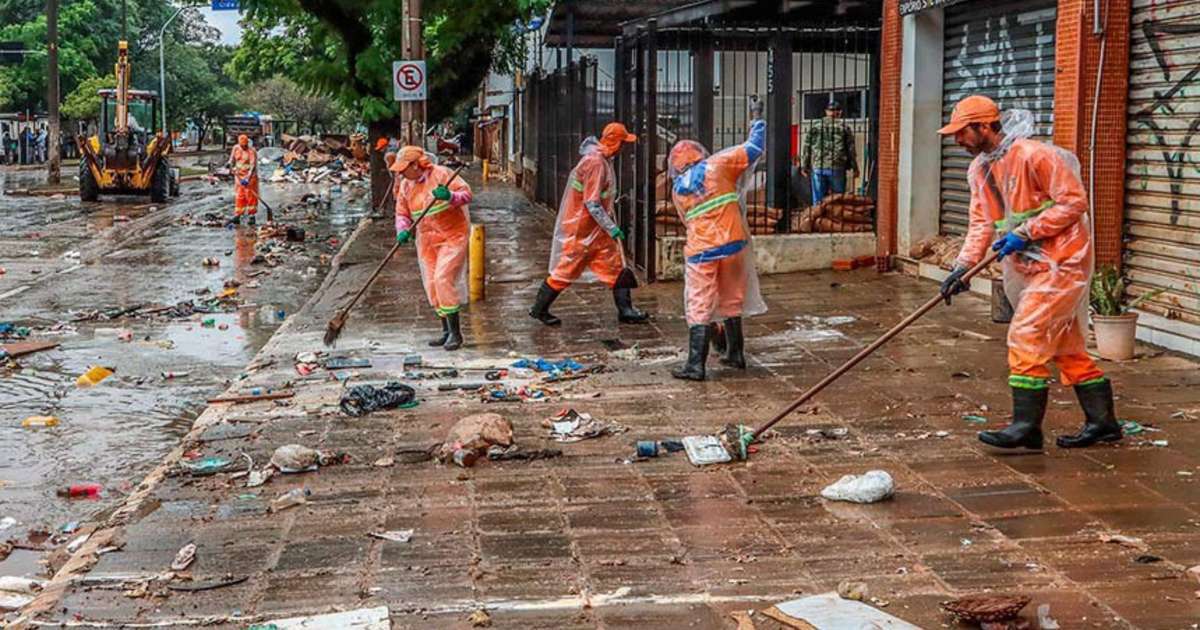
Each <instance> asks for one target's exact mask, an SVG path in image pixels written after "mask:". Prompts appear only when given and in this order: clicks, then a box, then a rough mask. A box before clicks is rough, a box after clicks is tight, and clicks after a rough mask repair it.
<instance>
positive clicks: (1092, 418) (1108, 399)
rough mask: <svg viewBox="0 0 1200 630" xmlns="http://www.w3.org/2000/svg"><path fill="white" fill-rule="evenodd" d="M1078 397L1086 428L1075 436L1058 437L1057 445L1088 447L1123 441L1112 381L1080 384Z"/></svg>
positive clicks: (1077, 389)
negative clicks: (1114, 403) (1098, 443)
mask: <svg viewBox="0 0 1200 630" xmlns="http://www.w3.org/2000/svg"><path fill="white" fill-rule="evenodd" d="M1075 395H1076V396H1077V397H1078V398H1079V406H1080V407H1083V414H1084V416H1085V419H1084V422H1083V429H1081V430H1080V431H1079V433H1076V434H1075V435H1060V436H1058V439H1057V440H1055V443H1056V444H1058V446H1059V447H1060V448H1084V447H1085V446H1091V445H1093V444H1095V443H1097V442H1116V441H1117V440H1120V439H1121V424H1120V423H1119V422H1117V412H1116V410H1115V409H1114V407H1113V391H1112V383H1111V382H1109V380H1108V379H1104V380H1102V381H1099V382H1095V383H1088V384H1086V385H1076V386H1075Z"/></svg>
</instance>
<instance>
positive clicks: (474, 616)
mask: <svg viewBox="0 0 1200 630" xmlns="http://www.w3.org/2000/svg"><path fill="white" fill-rule="evenodd" d="M467 621H468V622H470V623H471V627H472V628H488V627H491V625H492V616H491V615H489V614H488V612H487V611H486V610H484V609H482V608H480V609H479V610H476V611H475V612H473V613H471V616H470V617H467Z"/></svg>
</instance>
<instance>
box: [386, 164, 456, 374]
mask: <svg viewBox="0 0 1200 630" xmlns="http://www.w3.org/2000/svg"><path fill="white" fill-rule="evenodd" d="M391 170H392V172H394V173H397V174H398V175H399V177H398V178H397V182H396V185H395V189H394V190H393V196H394V197H395V198H396V242H397V243H400V244H402V245H403V244H404V243H406V242H408V241H409V240H410V239H411V238H412V237H413V232H414V231H416V238H417V260H418V261H419V263H420V267H421V282H422V284H423V285H424V286H425V295H426V296H427V297H428V298H429V303H430V304H431V305H433V308H434V310H435V311H437V315H438V317H439V318H441V320H442V335H441V336H440V337H438V338H437V339H434V340H432V341H430V342H429V345H430V346H431V347H437V346H442V347H444V348H445V349H447V350H457V349H459V348H460V347H462V343H463V338H462V327H461V326H460V324H459V311H460V309H461V308H462V307H461V304H462V300H463V297H464V296H465V295H466V294H467V291H466V289H467V243H468V235H469V232H470V224H471V217H470V214H469V209H468V208H467V204H469V203H471V187H470V186H469V185H467V183H466V182H464V181H463V180H462V179H461V178H458V177H455V176H454V171H452V170H450V169H448V168H446V167H444V166H440V165H435V164H433V162H432V161H431V160H430V159H429V156H428V155H426V154H425V151H424V150H423V149H421V148H420V147H415V146H406V147H402V148H401V149H400V151H399V152H398V153H397V154H396V158H395V160H394V161H393V162H392V165H391ZM431 202H432V204H433V205H432V206H430V205H429V204H430V203H431ZM426 208H428V211H426ZM422 215H425V216H424V218H422ZM417 220H420V224H419V225H417V223H416V222H417Z"/></svg>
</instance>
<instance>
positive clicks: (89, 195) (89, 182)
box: [79, 158, 100, 201]
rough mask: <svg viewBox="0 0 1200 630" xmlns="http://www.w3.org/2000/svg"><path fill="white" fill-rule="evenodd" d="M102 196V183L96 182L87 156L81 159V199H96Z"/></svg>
mask: <svg viewBox="0 0 1200 630" xmlns="http://www.w3.org/2000/svg"><path fill="white" fill-rule="evenodd" d="M99 198H100V184H98V183H96V178H95V176H93V175H92V169H90V168H88V161H87V158H83V159H81V160H79V200H80V201H96V200H97V199H99Z"/></svg>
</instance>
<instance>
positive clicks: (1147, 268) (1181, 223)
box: [1124, 0, 1200, 324]
mask: <svg viewBox="0 0 1200 630" xmlns="http://www.w3.org/2000/svg"><path fill="white" fill-rule="evenodd" d="M1130 37H1131V41H1130V54H1129V110H1128V112H1129V113H1128V115H1129V119H1128V123H1129V130H1128V132H1127V136H1126V142H1127V144H1126V151H1127V154H1126V155H1127V158H1128V159H1127V161H1126V183H1125V241H1126V242H1125V258H1124V262H1125V265H1124V272H1125V276H1126V278H1127V279H1128V280H1129V282H1130V284H1129V287H1128V292H1129V294H1130V295H1131V296H1133V295H1142V294H1145V293H1148V292H1151V291H1155V290H1162V291H1163V292H1162V293H1161V294H1159V295H1157V296H1156V297H1153V298H1151V299H1150V300H1148V301H1147V302H1144V303H1143V304H1142V306H1141V308H1143V309H1145V310H1147V311H1151V312H1154V313H1158V314H1160V315H1164V316H1166V317H1167V318H1169V319H1179V320H1183V321H1186V322H1190V323H1194V324H1200V280H1198V279H1200V170H1198V169H1200V166H1198V160H1197V157H1196V155H1197V154H1196V151H1197V149H1196V147H1197V145H1198V144H1200V91H1197V89H1196V88H1198V87H1200V0H1167V1H1164V0H1157V1H1155V0H1134V2H1133V28H1132V29H1131V30H1130Z"/></svg>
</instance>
